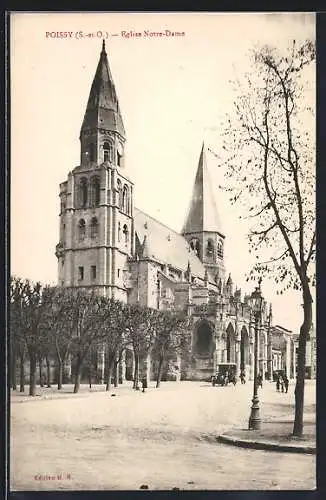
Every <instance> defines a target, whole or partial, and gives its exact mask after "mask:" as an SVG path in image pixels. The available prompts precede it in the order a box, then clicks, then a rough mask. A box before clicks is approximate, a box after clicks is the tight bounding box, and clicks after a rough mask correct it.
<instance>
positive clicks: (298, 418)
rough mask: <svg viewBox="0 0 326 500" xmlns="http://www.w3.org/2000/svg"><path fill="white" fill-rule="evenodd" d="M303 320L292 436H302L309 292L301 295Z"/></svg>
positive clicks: (309, 314) (310, 305) (310, 307)
mask: <svg viewBox="0 0 326 500" xmlns="http://www.w3.org/2000/svg"><path fill="white" fill-rule="evenodd" d="M303 309H304V320H303V323H302V325H301V328H300V335H299V345H298V365H297V381H296V385H295V415H294V424H293V436H296V437H302V435H303V410H304V385H305V371H306V344H307V338H308V335H309V332H310V328H311V324H312V298H311V295H310V292H309V290H308V291H305V292H304V293H303Z"/></svg>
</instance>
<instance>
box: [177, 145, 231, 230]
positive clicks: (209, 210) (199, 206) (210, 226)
mask: <svg viewBox="0 0 326 500" xmlns="http://www.w3.org/2000/svg"><path fill="white" fill-rule="evenodd" d="M203 231H209V232H217V233H219V234H221V235H223V230H222V224H221V220H220V217H219V214H218V211H217V206H216V201H215V196H214V192H213V188H212V181H211V179H210V175H209V171H208V168H207V163H206V154H205V146H204V143H203V146H202V150H201V153H200V157H199V162H198V168H197V173H196V177H195V182H194V186H193V191H192V196H191V201H190V205H189V208H188V215H187V217H186V221H185V223H184V226H183V229H182V231H181V233H182V234H187V233H199V232H203Z"/></svg>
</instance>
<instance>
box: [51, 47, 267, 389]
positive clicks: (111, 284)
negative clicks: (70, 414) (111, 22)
mask: <svg viewBox="0 0 326 500" xmlns="http://www.w3.org/2000/svg"><path fill="white" fill-rule="evenodd" d="M125 144H126V132H125V128H124V124H123V118H122V116H121V112H120V107H119V101H118V97H117V92H116V88H115V85H114V82H113V78H112V73H111V70H110V66H109V62H108V57H107V53H106V49H105V42H103V47H102V51H101V53H100V58H99V62H98V65H97V69H96V72H95V76H94V80H93V83H92V86H91V90H90V94H89V98H88V102H87V106H86V111H85V115H84V119H83V123H82V126H81V130H80V164H79V165H78V166H76V167H75V168H74V169H73V170H72V171H71V172H69V174H68V178H67V180H66V181H65V182H63V183H61V184H60V207H61V208H60V241H59V244H58V245H57V247H56V256H57V259H58V282H59V285H61V286H67V287H81V288H84V289H93V290H96V291H97V292H98V293H99V294H103V295H105V296H107V297H113V298H115V299H118V300H121V301H123V302H129V303H139V304H141V305H144V306H149V307H151V308H157V309H168V308H172V307H174V308H185V307H186V308H187V309H188V313H189V315H191V316H192V318H193V325H194V326H193V332H192V347H191V349H192V351H191V355H190V362H189V360H188V362H187V363H183V360H182V359H181V360H180V359H179V358H177V357H176V359H175V360H174V361H173V362H172V363H170V364H169V366H168V367H167V368H166V370H167V373H166V377H167V378H168V379H175V380H178V379H180V377H181V378H182V379H187V380H204V379H209V378H210V376H211V375H213V373H215V371H216V367H217V365H218V364H219V363H222V362H233V363H236V366H237V372H238V373H239V372H240V370H241V369H245V370H246V374H247V378H249V379H250V378H252V377H253V352H254V317H253V311H252V304H251V299H250V297H249V296H244V297H241V291H240V290H238V289H236V288H235V286H234V284H233V282H232V278H231V276H230V275H228V274H227V273H226V269H225V265H224V255H225V252H224V247H225V234H224V233H223V230H222V225H221V221H220V218H219V215H218V210H217V206H216V200H215V198H214V192H213V189H212V183H211V181H210V178H209V171H208V167H207V163H206V154H205V146H204V144H203V146H202V149H201V151H200V152H199V153H200V154H199V161H198V166H197V173H196V175H195V180H194V186H193V192H192V197H191V200H190V203H189V210H188V215H187V218H186V220H185V223H184V226H183V228H182V231H181V233H177V232H175V231H174V230H173V229H171V228H169V227H167V226H165V225H164V224H162V223H161V222H159V221H158V220H156V219H155V218H153V217H151V216H150V215H148V214H146V213H144V212H143V211H141V210H139V209H137V208H136V207H135V206H134V190H135V189H136V186H134V183H133V181H132V179H130V177H129V176H128V165H127V164H126V162H125V155H124V150H125ZM194 163H195V159H194ZM271 322H272V314H271V307H269V306H268V305H267V304H266V302H265V303H264V312H263V319H262V327H261V330H260V333H259V369H260V371H261V372H262V374H263V375H264V376H265V374H268V375H269V376H270V377H271V375H272V370H273V367H272V339H271V335H270V333H269V332H270V331H271V328H270V327H271ZM130 356H131V353H130V352H127V353H126V358H127V359H124V360H123V363H124V364H122V366H121V367H120V368H121V369H122V371H123V372H124V373H123V374H122V375H121V376H122V378H123V377H124V376H125V371H126V366H127V368H128V366H129V368H130V363H132V360H131V359H130ZM102 365H103V363H102ZM147 370H148V371H149V372H151V371H152V373H149V376H150V377H152V376H154V373H153V372H154V371H155V360H152V361H151V362H150V363H148V364H147ZM120 371H121V370H120Z"/></svg>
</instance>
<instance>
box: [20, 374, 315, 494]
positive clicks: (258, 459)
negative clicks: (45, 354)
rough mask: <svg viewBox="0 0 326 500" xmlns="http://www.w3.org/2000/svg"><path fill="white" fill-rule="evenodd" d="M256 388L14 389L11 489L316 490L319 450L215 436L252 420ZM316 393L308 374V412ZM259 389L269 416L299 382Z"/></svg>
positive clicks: (288, 402)
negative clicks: (262, 446)
mask: <svg viewBox="0 0 326 500" xmlns="http://www.w3.org/2000/svg"><path fill="white" fill-rule="evenodd" d="M251 391H252V384H251V383H247V384H246V385H245V386H241V385H238V386H237V387H235V388H234V387H233V386H230V387H227V388H221V387H212V386H210V385H209V384H205V383H196V382H183V383H180V384H176V383H164V384H163V385H162V387H161V388H160V389H159V390H157V389H155V388H154V387H150V388H149V390H148V391H147V393H146V394H142V393H141V392H135V391H132V390H131V389H130V387H128V386H121V387H119V388H118V389H117V390H115V394H116V396H115V397H112V396H109V395H108V393H105V392H103V391H102V392H100V391H97V392H93V393H88V391H87V390H86V388H83V389H82V392H81V394H78V395H73V394H68V393H63V394H62V395H60V396H56V395H55V394H53V395H51V394H49V395H48V399H44V397H42V398H34V399H33V400H32V401H27V400H25V401H24V398H23V397H22V396H20V395H15V396H13V404H12V410H11V412H12V474H13V480H12V489H13V490H16V489H17V490H21V489H29V490H38V489H40V490H42V489H64V490H67V489H139V487H140V485H142V484H147V485H149V487H150V488H151V489H172V488H173V487H178V488H180V489H215V490H218V489H233V490H234V489H236V490H239V489H240V490H241V489H313V488H314V487H315V457H314V456H311V455H310V456H309V455H296V454H288V453H287V454H285V453H279V452H266V451H260V450H245V449H239V448H234V447H231V446H227V445H223V444H219V443H217V442H216V441H215V436H216V435H217V434H219V433H221V432H223V431H224V430H226V429H228V428H230V427H232V426H233V425H236V426H239V425H247V419H248V416H249V410H250V397H251ZM314 393H315V385H314V384H313V383H310V382H309V383H308V385H307V390H306V407H307V410H308V411H309V412H310V413H311V412H313V410H314V403H315V394H314ZM260 397H261V400H262V415H263V417H265V418H269V417H277V416H279V417H282V418H284V417H285V416H287V415H290V414H291V413H292V412H293V402H294V396H293V386H290V391H289V394H280V393H276V391H275V385H274V384H269V383H266V384H265V386H264V388H263V390H262V391H260ZM25 399H26V398H25ZM27 399H28V398H27ZM19 402H22V403H21V404H19ZM58 475H59V476H58ZM46 476H49V477H46Z"/></svg>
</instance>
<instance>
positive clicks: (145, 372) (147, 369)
mask: <svg viewBox="0 0 326 500" xmlns="http://www.w3.org/2000/svg"><path fill="white" fill-rule="evenodd" d="M150 373H151V354H150V353H148V354H146V355H145V356H144V357H143V358H142V359H141V360H140V370H139V375H140V377H139V381H140V382H141V379H142V378H145V377H146V380H147V385H148V384H149V382H150Z"/></svg>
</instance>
